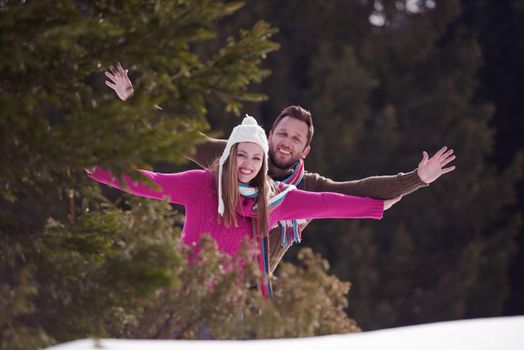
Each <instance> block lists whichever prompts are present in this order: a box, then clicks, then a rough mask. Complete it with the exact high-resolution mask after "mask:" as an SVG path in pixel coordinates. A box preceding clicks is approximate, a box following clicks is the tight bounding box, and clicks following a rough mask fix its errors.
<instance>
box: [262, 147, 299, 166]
mask: <svg viewBox="0 0 524 350" xmlns="http://www.w3.org/2000/svg"><path fill="white" fill-rule="evenodd" d="M299 160H300V156H299V157H298V158H295V157H291V159H290V160H289V161H287V162H281V161H278V160H277V159H276V157H275V151H273V149H270V150H269V161H270V162H271V163H272V164H273V165H274V166H276V167H277V168H279V169H282V170H286V169H289V168H292V167H293V166H294V165H295V164H296V162H298V161H299Z"/></svg>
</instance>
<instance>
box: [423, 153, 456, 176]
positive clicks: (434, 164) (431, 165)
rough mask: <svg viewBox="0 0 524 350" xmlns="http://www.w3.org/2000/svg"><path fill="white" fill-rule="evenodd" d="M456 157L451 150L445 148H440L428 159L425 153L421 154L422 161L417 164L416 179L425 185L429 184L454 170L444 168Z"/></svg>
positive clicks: (453, 167)
mask: <svg viewBox="0 0 524 350" xmlns="http://www.w3.org/2000/svg"><path fill="white" fill-rule="evenodd" d="M455 158H456V157H455V156H454V155H453V150H452V149H450V150H448V148H447V147H446V146H444V147H442V148H441V149H440V150H439V151H438V152H437V153H435V155H434V156H433V157H431V158H429V156H428V154H427V152H426V151H424V152H423V153H422V160H421V161H420V163H419V164H418V168H417V174H418V177H419V178H420V179H421V180H422V181H423V182H425V183H427V184H430V183H432V182H433V181H435V180H436V179H438V178H439V177H440V176H441V175H444V174H446V173H449V172H450V171H453V170H455V166H450V167H447V168H444V167H445V166H446V165H447V164H449V163H450V162H451V161H453V160H454V159H455Z"/></svg>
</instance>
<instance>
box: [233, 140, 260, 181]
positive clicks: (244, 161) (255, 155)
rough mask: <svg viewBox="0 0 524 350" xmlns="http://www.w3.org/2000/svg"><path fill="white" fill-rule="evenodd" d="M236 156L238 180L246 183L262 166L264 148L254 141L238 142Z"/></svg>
mask: <svg viewBox="0 0 524 350" xmlns="http://www.w3.org/2000/svg"><path fill="white" fill-rule="evenodd" d="M236 157H237V176H238V181H240V182H242V183H245V184H248V183H249V182H250V181H251V180H253V179H254V178H255V176H257V174H258V172H259V171H260V168H262V162H263V160H264V150H263V149H262V147H260V146H259V145H258V144H256V143H253V142H240V143H239V144H238V147H237V154H236Z"/></svg>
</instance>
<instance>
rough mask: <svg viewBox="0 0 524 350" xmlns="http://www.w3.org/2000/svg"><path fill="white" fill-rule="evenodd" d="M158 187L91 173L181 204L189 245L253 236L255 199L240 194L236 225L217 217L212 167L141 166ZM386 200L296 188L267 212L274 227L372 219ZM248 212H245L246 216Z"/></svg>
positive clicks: (232, 246)
mask: <svg viewBox="0 0 524 350" xmlns="http://www.w3.org/2000/svg"><path fill="white" fill-rule="evenodd" d="M139 171H140V173H141V174H142V175H144V176H145V177H147V178H148V179H150V180H151V181H152V182H154V183H155V184H156V185H158V186H159V189H153V188H150V187H148V186H146V185H145V184H143V183H140V182H136V181H133V180H132V179H130V178H129V177H124V182H125V186H122V185H121V184H120V182H119V181H118V180H117V179H116V178H115V177H114V176H113V175H112V174H111V173H110V172H108V171H106V170H103V169H101V168H100V167H98V168H97V169H96V170H95V171H94V172H93V173H91V174H90V175H89V176H90V177H91V178H92V179H94V180H96V181H98V182H101V183H104V184H106V185H109V186H112V187H115V188H119V189H121V190H124V191H126V192H129V193H131V194H134V195H137V196H141V197H147V198H153V199H158V200H162V199H166V200H167V201H169V202H170V203H176V204H180V205H183V206H184V207H185V210H186V219H185V223H184V228H183V235H182V240H183V241H184V243H186V244H189V245H191V244H192V243H194V242H197V241H199V240H200V238H201V237H202V235H203V234H205V233H209V234H210V235H211V237H212V238H213V239H214V240H215V241H216V242H217V244H218V248H219V250H220V251H222V252H225V253H227V254H230V255H234V254H236V253H237V252H238V250H239V248H240V245H241V242H242V240H243V238H244V237H248V238H249V239H251V235H252V231H251V227H252V226H251V218H249V217H248V213H249V212H250V211H251V208H252V205H253V199H248V198H244V197H241V200H240V201H239V204H238V205H239V208H238V210H237V220H238V226H232V227H225V226H224V224H223V223H219V222H218V220H217V207H218V199H217V193H216V186H215V180H214V175H213V173H212V172H211V171H209V170H190V171H185V172H181V173H173V174H163V173H155V172H152V171H146V170H139ZM383 208H384V202H383V201H382V200H376V199H370V198H361V197H353V196H346V195H341V194H338V193H329V192H327V193H322V192H320V193H313V192H306V191H301V190H294V191H291V192H289V193H288V194H287V196H286V197H285V199H284V202H283V203H282V204H281V205H280V206H278V207H277V208H275V209H274V210H273V211H272V212H271V214H270V217H269V226H270V227H272V226H274V225H276V224H277V222H278V221H280V220H288V219H320V218H370V219H380V218H382V215H383ZM242 213H246V216H244V215H242Z"/></svg>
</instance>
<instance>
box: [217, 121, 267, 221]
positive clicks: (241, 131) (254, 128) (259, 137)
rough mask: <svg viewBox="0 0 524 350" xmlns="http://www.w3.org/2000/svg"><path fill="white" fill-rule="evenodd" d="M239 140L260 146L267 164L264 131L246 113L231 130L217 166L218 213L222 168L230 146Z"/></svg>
mask: <svg viewBox="0 0 524 350" xmlns="http://www.w3.org/2000/svg"><path fill="white" fill-rule="evenodd" d="M239 142H253V143H256V144H257V145H259V146H260V147H262V149H263V150H264V155H265V158H266V164H267V157H268V150H269V146H268V143H267V137H266V132H265V131H264V129H262V128H261V127H260V126H259V125H258V124H257V121H256V119H255V118H253V117H251V116H249V115H247V114H246V117H245V118H244V120H242V124H240V125H237V126H236V127H235V128H234V129H233V131H232V132H231V135H230V136H229V139H228V140H227V145H226V148H225V149H224V153H222V156H221V157H220V161H219V166H218V214H220V215H223V214H224V200H223V199H222V169H223V167H224V163H225V162H226V160H227V158H228V157H229V156H230V153H231V147H233V145H234V144H237V143H239Z"/></svg>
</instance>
